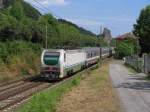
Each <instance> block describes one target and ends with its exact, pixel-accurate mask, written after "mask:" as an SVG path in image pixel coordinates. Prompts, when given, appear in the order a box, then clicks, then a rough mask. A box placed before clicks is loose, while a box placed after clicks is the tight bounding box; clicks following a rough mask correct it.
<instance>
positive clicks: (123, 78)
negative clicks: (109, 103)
mask: <svg viewBox="0 0 150 112" xmlns="http://www.w3.org/2000/svg"><path fill="white" fill-rule="evenodd" d="M110 78H111V79H112V83H113V87H114V88H116V91H117V93H118V97H119V99H120V102H121V107H122V111H123V112H150V81H146V80H144V78H145V75H144V74H142V73H140V74H133V73H131V72H129V70H128V69H127V68H126V67H124V66H123V65H122V64H121V63H118V62H117V63H112V64H110Z"/></svg>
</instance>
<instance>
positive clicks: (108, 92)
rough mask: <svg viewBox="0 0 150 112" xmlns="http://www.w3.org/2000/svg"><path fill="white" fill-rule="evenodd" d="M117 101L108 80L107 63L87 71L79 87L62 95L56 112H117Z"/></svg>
mask: <svg viewBox="0 0 150 112" xmlns="http://www.w3.org/2000/svg"><path fill="white" fill-rule="evenodd" d="M119 110H120V108H119V104H118V99H117V97H116V96H115V94H114V91H113V88H112V86H111V81H110V79H109V62H108V61H107V62H106V61H105V62H104V63H103V65H102V67H101V68H99V69H95V70H92V71H89V73H88V75H86V76H85V78H84V79H83V80H82V81H81V83H80V86H77V87H76V88H73V89H72V90H71V91H69V92H68V93H67V94H65V95H63V97H62V100H61V101H60V102H59V104H58V107H57V111H56V112H81V111H82V112H119Z"/></svg>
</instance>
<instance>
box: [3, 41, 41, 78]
mask: <svg viewBox="0 0 150 112" xmlns="http://www.w3.org/2000/svg"><path fill="white" fill-rule="evenodd" d="M40 54H41V46H40V45H38V44H33V43H29V42H28V43H27V42H23V41H13V42H4V43H0V81H6V80H9V79H10V80H11V79H13V78H16V77H22V76H24V75H33V74H37V73H38V71H39V64H40Z"/></svg>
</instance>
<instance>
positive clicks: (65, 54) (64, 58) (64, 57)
mask: <svg viewBox="0 0 150 112" xmlns="http://www.w3.org/2000/svg"><path fill="white" fill-rule="evenodd" d="M64 62H66V53H65V54H64Z"/></svg>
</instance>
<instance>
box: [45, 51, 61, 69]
mask: <svg viewBox="0 0 150 112" xmlns="http://www.w3.org/2000/svg"><path fill="white" fill-rule="evenodd" d="M59 56H60V54H59V53H52V52H46V53H45V54H44V63H45V64H46V65H53V66H55V65H58V63H59Z"/></svg>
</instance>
